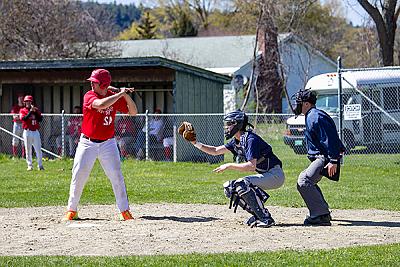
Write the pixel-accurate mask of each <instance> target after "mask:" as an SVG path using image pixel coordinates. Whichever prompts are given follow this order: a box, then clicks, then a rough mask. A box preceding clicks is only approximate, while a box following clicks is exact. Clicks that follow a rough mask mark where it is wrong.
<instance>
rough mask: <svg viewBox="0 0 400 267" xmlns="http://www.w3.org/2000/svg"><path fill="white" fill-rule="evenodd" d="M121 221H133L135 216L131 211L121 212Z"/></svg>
mask: <svg viewBox="0 0 400 267" xmlns="http://www.w3.org/2000/svg"><path fill="white" fill-rule="evenodd" d="M120 220H121V221H127V220H133V216H132V214H131V212H130V211H129V210H126V211H123V212H121V215H120Z"/></svg>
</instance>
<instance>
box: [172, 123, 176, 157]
mask: <svg viewBox="0 0 400 267" xmlns="http://www.w3.org/2000/svg"><path fill="white" fill-rule="evenodd" d="M173 137H174V144H173V150H174V152H173V153H174V155H173V159H174V162H176V125H175V124H174V134H173Z"/></svg>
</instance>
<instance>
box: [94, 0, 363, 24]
mask: <svg viewBox="0 0 400 267" xmlns="http://www.w3.org/2000/svg"><path fill="white" fill-rule="evenodd" d="M96 1H97V2H98V3H113V2H114V1H115V2H116V3H117V4H132V3H133V4H135V5H136V6H138V5H139V4H140V3H142V4H143V5H146V4H147V3H149V2H150V1H146V0H144V1H143V0H141V1H140V0H96ZM320 1H321V2H324V1H326V0H320ZM339 1H342V3H343V8H344V13H345V16H346V18H347V19H348V20H349V21H351V22H352V23H353V25H354V26H359V25H362V24H363V23H364V22H365V20H366V19H367V18H368V14H367V13H366V12H365V11H364V9H363V8H362V7H361V6H360V4H359V3H358V2H357V0H339Z"/></svg>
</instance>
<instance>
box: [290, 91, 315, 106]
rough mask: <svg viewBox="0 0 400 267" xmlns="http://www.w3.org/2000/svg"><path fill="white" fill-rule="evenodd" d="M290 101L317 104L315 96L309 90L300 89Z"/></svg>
mask: <svg viewBox="0 0 400 267" xmlns="http://www.w3.org/2000/svg"><path fill="white" fill-rule="evenodd" d="M292 100H295V101H296V103H303V102H309V103H311V104H315V103H316V102H317V95H316V94H315V92H313V91H311V90H310V89H304V90H303V89H300V90H299V91H298V92H297V93H295V94H294V95H293V96H292Z"/></svg>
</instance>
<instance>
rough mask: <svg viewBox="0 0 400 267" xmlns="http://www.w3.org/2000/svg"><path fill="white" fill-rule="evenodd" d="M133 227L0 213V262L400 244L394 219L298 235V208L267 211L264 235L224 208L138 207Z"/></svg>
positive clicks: (361, 218) (55, 213) (99, 217)
mask: <svg viewBox="0 0 400 267" xmlns="http://www.w3.org/2000/svg"><path fill="white" fill-rule="evenodd" d="M131 209H132V211H133V214H134V217H135V218H136V219H135V220H131V221H126V222H121V221H118V220H117V211H116V208H115V206H113V205H101V206H100V205H93V206H92V205H91V206H81V207H80V210H79V216H80V218H81V220H79V221H74V222H71V223H69V222H68V223H64V222H61V220H60V219H61V217H62V216H63V214H64V211H65V207H39V208H23V209H22V208H13V209H4V208H2V209H0V226H1V231H0V240H1V241H0V242H1V243H0V255H2V256H4V255H24V256H26V255H73V256H86V255H99V256H100V255H101V256H106V255H108V256H116V255H154V254H185V253H194V252H196V253H222V252H244V251H246V252H250V251H268V250H281V249H295V250H303V249H321V248H337V247H348V246H359V245H372V244H386V243H400V212H390V211H381V210H333V211H332V217H333V219H334V221H333V225H332V226H331V227H305V226H302V221H303V220H304V217H305V215H306V213H307V211H306V209H304V208H300V209H299V208H283V207H270V211H271V213H272V215H273V217H274V219H275V221H276V222H277V225H276V226H273V227H271V228H267V229H259V228H258V229H257V228H253V229H251V228H249V227H248V226H246V225H243V223H242V222H243V221H244V220H245V219H246V218H247V217H248V214H247V213H246V212H245V211H243V210H238V212H237V213H236V214H234V213H233V212H232V210H229V209H228V207H227V206H221V205H194V204H193V205H192V204H145V205H133V206H132V207H131Z"/></svg>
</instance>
